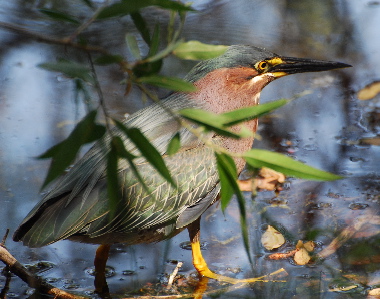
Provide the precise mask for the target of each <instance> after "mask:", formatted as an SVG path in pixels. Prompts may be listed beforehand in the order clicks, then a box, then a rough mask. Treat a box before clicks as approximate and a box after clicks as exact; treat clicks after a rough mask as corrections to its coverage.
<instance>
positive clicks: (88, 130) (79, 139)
mask: <svg viewBox="0 0 380 299" xmlns="http://www.w3.org/2000/svg"><path fill="white" fill-rule="evenodd" d="M95 118H96V110H94V111H91V112H90V113H89V114H87V115H86V117H85V118H84V119H83V120H82V121H80V122H79V123H78V124H77V125H76V127H75V128H74V130H73V131H72V132H71V134H70V136H69V137H67V138H66V139H65V140H63V141H62V142H61V143H59V144H57V145H55V146H53V147H52V148H50V149H48V150H47V151H46V152H45V153H43V154H42V155H40V156H39V157H38V159H47V158H52V161H51V164H50V167H49V171H48V174H47V176H46V178H45V181H44V183H43V185H42V187H41V189H43V188H44V187H46V186H47V185H48V184H49V183H50V182H52V181H53V180H55V179H56V178H57V177H59V176H60V175H61V174H62V173H63V172H64V171H65V169H66V168H67V167H69V166H70V164H71V163H72V162H73V161H74V159H75V157H76V155H77V153H78V151H79V149H80V147H81V146H82V145H84V144H86V143H90V142H93V141H95V140H98V139H100V138H101V137H102V136H103V135H104V133H105V131H106V129H105V127H104V126H102V125H98V124H96V123H95Z"/></svg>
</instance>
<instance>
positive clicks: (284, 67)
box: [13, 45, 350, 282]
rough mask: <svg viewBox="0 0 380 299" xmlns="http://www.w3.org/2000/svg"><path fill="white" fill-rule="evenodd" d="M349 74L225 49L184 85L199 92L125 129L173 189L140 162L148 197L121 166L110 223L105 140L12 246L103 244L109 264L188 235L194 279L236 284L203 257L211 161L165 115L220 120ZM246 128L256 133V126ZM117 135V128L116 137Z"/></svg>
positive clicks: (213, 186)
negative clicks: (267, 92)
mask: <svg viewBox="0 0 380 299" xmlns="http://www.w3.org/2000/svg"><path fill="white" fill-rule="evenodd" d="M349 66H350V65H347V64H344V63H339V62H331V61H320V60H313V59H302V58H291V57H283V56H280V55H277V54H275V53H271V52H269V51H266V50H264V49H260V48H257V47H253V46H244V45H235V46H230V47H229V48H228V50H227V51H226V52H225V53H224V54H223V55H221V56H219V57H217V58H214V59H210V60H207V61H203V62H200V63H199V64H197V65H196V66H195V67H194V68H193V69H192V70H191V71H190V72H189V74H188V75H187V76H186V77H185V80H187V81H189V82H192V83H194V85H195V86H196V87H197V91H196V92H193V93H181V92H177V93H173V94H171V95H169V96H168V97H166V98H165V99H163V100H162V101H161V102H160V103H159V104H153V105H151V106H148V107H147V108H144V109H142V110H140V111H137V112H136V113H134V114H133V115H131V116H130V117H128V118H127V119H126V120H125V121H124V124H125V125H126V126H127V127H137V128H139V129H140V130H141V131H142V132H143V134H145V136H146V137H147V138H148V139H149V140H150V141H151V142H152V144H153V145H155V146H156V148H157V149H158V151H159V152H160V153H161V154H162V156H163V157H164V160H165V162H166V165H167V166H168V168H169V170H170V172H171V175H172V177H173V178H174V180H175V182H176V185H177V188H175V187H173V186H172V185H171V184H170V183H168V182H167V181H166V180H165V179H163V178H162V177H161V176H160V175H159V174H158V173H157V172H156V171H155V170H154V169H153V168H152V166H151V165H150V164H149V163H147V162H146V161H145V160H143V159H141V160H140V162H139V163H138V165H137V168H138V171H139V173H140V174H141V176H142V177H143V179H144V180H145V182H146V185H147V186H149V187H150V188H151V191H152V192H151V193H148V192H147V191H146V190H145V189H144V188H143V186H142V185H141V184H140V183H139V180H138V179H137V178H136V177H135V175H134V172H133V171H131V169H130V168H129V164H127V163H124V164H123V162H121V163H120V164H121V165H119V169H118V175H119V179H120V182H121V183H120V185H121V190H120V191H121V192H120V194H121V198H120V202H119V208H118V209H117V212H115V213H113V214H112V217H111V216H110V209H109V203H108V197H107V179H106V165H107V153H108V152H109V150H110V147H109V140H110V137H109V136H105V137H104V138H103V139H102V140H100V141H99V142H97V143H96V144H95V145H94V146H93V147H92V148H91V149H90V150H89V151H88V152H87V154H85V155H84V156H83V158H82V159H81V160H80V161H79V162H78V163H76V164H75V165H74V166H73V168H72V169H71V170H70V171H69V172H68V173H67V174H66V175H65V176H64V177H62V178H61V179H60V180H59V181H58V182H57V184H56V185H55V187H54V188H53V189H52V190H51V191H49V192H48V193H47V194H46V195H45V196H44V197H43V199H42V200H41V201H40V202H39V203H38V204H37V205H36V206H35V207H34V209H33V210H32V211H31V212H30V213H29V214H28V215H27V216H26V218H25V219H24V221H23V222H22V223H21V224H20V226H19V228H18V229H17V230H16V232H15V234H14V237H13V239H14V240H15V241H22V242H23V243H24V245H27V246H29V247H41V246H45V245H48V244H51V243H53V242H56V241H59V240H62V239H70V240H75V241H80V242H85V243H93V244H101V245H100V247H99V249H98V251H97V255H96V258H95V261H96V260H97V257H98V255H99V256H100V253H105V256H108V251H109V248H110V245H111V244H114V243H125V244H128V245H132V244H139V243H149V242H158V241H161V240H165V239H168V238H170V237H172V236H174V235H176V234H178V233H179V232H181V231H182V230H184V229H185V228H187V229H188V231H189V236H190V241H191V245H192V255H193V264H194V267H195V268H196V269H197V271H198V273H199V274H200V275H201V276H206V277H209V278H214V279H220V280H225V281H229V282H234V280H233V279H232V278H228V277H224V276H221V275H217V274H215V273H214V272H212V271H210V270H209V268H208V266H207V264H206V262H205V260H204V259H203V257H202V254H201V250H200V217H201V215H202V214H203V213H204V212H205V211H206V209H207V208H208V207H209V206H210V205H212V204H213V203H214V202H215V201H216V200H217V199H218V194H219V191H220V187H219V177H218V172H217V167H216V162H215V156H214V154H213V151H212V150H211V149H209V148H208V147H206V146H205V145H204V144H203V143H202V142H200V141H199V140H198V139H197V138H196V137H195V136H194V135H193V134H192V133H191V132H190V131H188V130H187V129H185V128H181V127H180V126H179V124H178V121H177V120H176V119H175V118H174V117H173V115H172V114H170V113H169V112H168V111H167V108H170V109H171V110H172V111H179V110H181V109H184V108H203V109H205V110H207V111H211V112H213V113H223V112H227V111H230V110H234V109H238V108H242V107H248V106H254V105H257V104H258V103H259V97H260V92H261V90H262V89H263V88H264V87H265V86H266V85H267V84H269V83H270V82H272V81H273V80H275V79H277V78H280V77H283V76H286V75H289V74H296V73H302V72H318V71H327V70H332V69H338V68H345V67H349ZM244 124H245V126H246V127H248V128H249V129H250V130H252V131H256V128H257V120H250V121H247V122H246V123H244ZM178 131H179V132H180V136H181V149H180V150H179V151H178V152H177V153H176V154H175V155H171V156H169V155H166V149H167V145H168V142H169V140H171V139H172V137H173V136H174V135H175V134H176V133H177V132H178ZM118 133H120V132H119V131H118V129H117V128H115V129H114V132H113V134H118ZM120 136H122V134H120ZM213 140H214V141H215V142H218V144H219V145H221V146H223V147H224V148H225V149H227V150H229V151H231V152H244V151H246V150H249V149H250V148H251V146H252V143H253V137H249V138H244V139H239V140H236V139H232V138H227V137H223V136H218V135H217V134H215V135H214V136H213ZM123 141H124V144H125V147H126V148H127V149H128V150H130V151H132V152H134V153H136V151H137V150H136V149H134V147H133V144H132V143H131V142H130V141H128V139H126V138H125V139H124V140H123ZM235 163H236V166H237V170H238V173H240V172H241V171H242V170H243V168H244V165H245V162H244V161H243V160H242V159H239V158H237V159H235ZM105 262H106V259H103V260H102V259H101V258H99V263H100V264H101V265H102V266H105ZM98 266H99V265H98ZM99 267H100V266H99Z"/></svg>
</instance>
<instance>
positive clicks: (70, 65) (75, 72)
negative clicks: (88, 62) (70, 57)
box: [38, 61, 95, 84]
mask: <svg viewBox="0 0 380 299" xmlns="http://www.w3.org/2000/svg"><path fill="white" fill-rule="evenodd" d="M38 66H39V67H41V68H43V69H45V70H49V71H53V72H60V73H62V74H64V75H65V76H67V77H69V78H78V79H82V80H84V81H86V82H89V83H91V84H95V79H94V77H93V76H92V75H91V70H90V68H89V67H87V66H85V65H83V64H79V63H76V62H73V61H58V62H47V63H41V64H39V65H38Z"/></svg>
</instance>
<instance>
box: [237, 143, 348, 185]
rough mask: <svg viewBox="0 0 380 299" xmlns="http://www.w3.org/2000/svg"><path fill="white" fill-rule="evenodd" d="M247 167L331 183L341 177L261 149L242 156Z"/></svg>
mask: <svg viewBox="0 0 380 299" xmlns="http://www.w3.org/2000/svg"><path fill="white" fill-rule="evenodd" d="M243 156H244V159H245V160H246V161H247V163H248V164H249V165H251V166H252V167H255V168H261V167H264V166H265V167H268V168H271V169H273V170H276V171H278V172H281V173H283V174H285V175H289V176H295V177H298V178H301V179H307V180H316V181H332V180H338V179H341V178H342V177H341V176H339V175H335V174H332V173H330V172H326V171H323V170H319V169H316V168H314V167H311V166H309V165H306V164H304V163H302V162H299V161H296V160H294V159H292V158H290V157H287V156H285V155H282V154H279V153H275V152H270V151H266V150H261V149H252V150H250V151H247V152H246V153H244V154H243Z"/></svg>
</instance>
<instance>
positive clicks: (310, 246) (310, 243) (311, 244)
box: [303, 241, 315, 252]
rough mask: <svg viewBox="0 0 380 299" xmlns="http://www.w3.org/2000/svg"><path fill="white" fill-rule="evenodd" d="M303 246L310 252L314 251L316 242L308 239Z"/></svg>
mask: <svg viewBox="0 0 380 299" xmlns="http://www.w3.org/2000/svg"><path fill="white" fill-rule="evenodd" d="M303 246H304V247H305V249H306V250H307V251H308V252H312V251H314V248H315V243H314V242H313V241H307V242H306V243H305V244H303Z"/></svg>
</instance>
